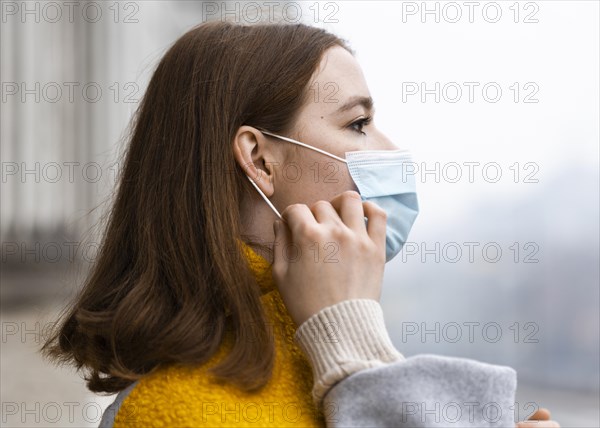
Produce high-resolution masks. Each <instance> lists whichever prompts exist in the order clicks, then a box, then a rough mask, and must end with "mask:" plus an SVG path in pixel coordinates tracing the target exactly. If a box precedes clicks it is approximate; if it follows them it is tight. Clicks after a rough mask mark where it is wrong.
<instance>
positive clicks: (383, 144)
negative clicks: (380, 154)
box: [373, 132, 402, 150]
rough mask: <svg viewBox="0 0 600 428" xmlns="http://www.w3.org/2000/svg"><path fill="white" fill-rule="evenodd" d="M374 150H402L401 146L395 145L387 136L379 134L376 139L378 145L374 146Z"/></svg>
mask: <svg viewBox="0 0 600 428" xmlns="http://www.w3.org/2000/svg"><path fill="white" fill-rule="evenodd" d="M373 149H375V150H399V149H402V147H401V146H399V145H398V144H395V143H394V142H392V140H390V139H389V138H388V137H387V136H386V135H385V134H383V133H381V132H380V133H379V135H378V136H377V139H376V143H375V144H374V145H373Z"/></svg>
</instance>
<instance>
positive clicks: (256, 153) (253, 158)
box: [233, 125, 277, 197]
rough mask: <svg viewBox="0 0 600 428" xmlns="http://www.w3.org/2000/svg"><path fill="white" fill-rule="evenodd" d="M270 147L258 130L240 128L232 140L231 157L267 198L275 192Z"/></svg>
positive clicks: (273, 163)
mask: <svg viewBox="0 0 600 428" xmlns="http://www.w3.org/2000/svg"><path fill="white" fill-rule="evenodd" d="M270 147H271V145H270V144H269V143H268V142H267V139H266V137H265V136H264V135H263V133H262V132H260V131H259V130H258V129H256V128H253V127H251V126H247V125H243V126H240V128H239V129H238V131H237V133H236V134H235V137H234V139H233V156H234V157H235V160H236V162H237V163H238V165H239V166H240V167H241V168H242V170H243V171H244V173H245V174H246V175H247V176H249V177H250V178H251V179H252V180H253V181H254V182H255V183H256V185H257V186H258V187H259V188H260V190H262V192H263V193H264V194H265V196H267V197H271V196H272V195H273V193H274V192H275V187H274V186H273V179H274V177H275V176H274V172H275V171H274V166H275V165H277V163H276V162H274V156H273V154H272V153H271V152H270V151H269V148H270Z"/></svg>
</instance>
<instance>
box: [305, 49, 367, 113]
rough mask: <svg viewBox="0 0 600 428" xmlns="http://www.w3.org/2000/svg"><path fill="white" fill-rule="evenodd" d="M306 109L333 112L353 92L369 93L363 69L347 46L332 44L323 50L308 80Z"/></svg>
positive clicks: (354, 94)
mask: <svg viewBox="0 0 600 428" xmlns="http://www.w3.org/2000/svg"><path fill="white" fill-rule="evenodd" d="M309 92H310V93H309V94H308V95H309V96H308V99H309V100H310V101H311V102H309V105H308V106H306V107H307V108H308V109H312V110H319V112H320V113H326V114H332V113H334V112H335V111H336V110H337V109H338V108H339V107H340V106H342V105H343V104H345V103H346V102H347V101H348V100H350V99H351V98H353V97H356V96H363V97H369V96H370V93H369V88H368V86H367V82H366V80H365V77H364V75H363V72H362V69H361V67H360V65H359V63H358V61H357V60H356V58H354V56H352V54H351V53H350V52H348V51H347V50H346V49H344V48H342V47H340V46H335V47H332V48H330V49H328V50H327V51H325V53H324V54H323V57H322V58H321V62H320V64H319V67H318V68H317V70H316V72H315V74H314V76H313V78H312V81H311V84H310V85H309Z"/></svg>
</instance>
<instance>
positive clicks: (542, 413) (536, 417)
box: [527, 407, 550, 421]
mask: <svg viewBox="0 0 600 428" xmlns="http://www.w3.org/2000/svg"><path fill="white" fill-rule="evenodd" d="M527 419H528V420H532V421H548V420H550V410H548V409H546V408H545V407H540V408H539V409H537V410H536V411H535V413H534V414H533V415H531V416H529V418H527Z"/></svg>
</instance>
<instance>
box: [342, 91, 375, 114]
mask: <svg viewBox="0 0 600 428" xmlns="http://www.w3.org/2000/svg"><path fill="white" fill-rule="evenodd" d="M357 105H360V106H363V107H364V108H365V109H366V110H368V111H372V110H373V98H371V97H363V96H358V95H357V96H354V97H351V98H350V99H349V100H348V101H346V103H344V104H343V105H342V106H341V107H340V108H339V109H337V111H336V114H339V113H343V112H345V111H348V110H350V109H352V108H353V107H355V106H357Z"/></svg>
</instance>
